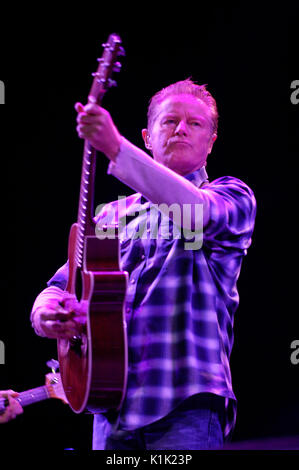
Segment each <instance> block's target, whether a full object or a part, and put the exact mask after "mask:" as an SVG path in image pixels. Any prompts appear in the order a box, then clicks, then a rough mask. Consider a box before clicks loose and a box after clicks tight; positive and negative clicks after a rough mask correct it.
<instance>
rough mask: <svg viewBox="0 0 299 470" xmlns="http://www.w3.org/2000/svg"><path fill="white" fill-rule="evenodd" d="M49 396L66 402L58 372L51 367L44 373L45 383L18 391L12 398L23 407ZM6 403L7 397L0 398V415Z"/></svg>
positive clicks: (46, 398)
mask: <svg viewBox="0 0 299 470" xmlns="http://www.w3.org/2000/svg"><path fill="white" fill-rule="evenodd" d="M52 362H54V361H52ZM55 362H56V361H55ZM49 398H58V399H59V400H62V401H63V402H64V403H67V399H66V396H65V393H64V390H63V386H62V383H61V377H60V374H59V373H58V372H54V371H53V369H52V372H51V373H49V374H47V375H46V380H45V385H42V386H41V387H36V388H32V389H30V390H25V391H24V392H20V393H19V395H18V396H17V397H15V398H14V400H17V401H18V402H19V403H20V404H21V405H22V407H24V406H28V405H31V404H32V403H36V402H39V401H42V400H48V399H49ZM7 405H8V399H7V398H0V415H1V414H3V413H4V411H5V408H6V407H7Z"/></svg>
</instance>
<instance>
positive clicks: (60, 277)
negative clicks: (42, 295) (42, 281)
mask: <svg viewBox="0 0 299 470" xmlns="http://www.w3.org/2000/svg"><path fill="white" fill-rule="evenodd" d="M68 276H69V262H68V261H67V262H66V263H65V264H64V265H63V266H61V268H59V269H58V270H57V271H56V273H55V274H54V276H52V277H51V279H49V281H48V282H47V286H48V287H50V286H56V287H59V289H62V290H65V288H66V285H67V281H68Z"/></svg>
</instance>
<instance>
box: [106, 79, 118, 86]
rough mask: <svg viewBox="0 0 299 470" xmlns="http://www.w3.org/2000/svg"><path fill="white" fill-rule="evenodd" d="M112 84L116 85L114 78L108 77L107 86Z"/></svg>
mask: <svg viewBox="0 0 299 470" xmlns="http://www.w3.org/2000/svg"><path fill="white" fill-rule="evenodd" d="M113 86H117V83H116V81H115V80H112V79H111V78H109V79H108V87H109V88H110V87H113Z"/></svg>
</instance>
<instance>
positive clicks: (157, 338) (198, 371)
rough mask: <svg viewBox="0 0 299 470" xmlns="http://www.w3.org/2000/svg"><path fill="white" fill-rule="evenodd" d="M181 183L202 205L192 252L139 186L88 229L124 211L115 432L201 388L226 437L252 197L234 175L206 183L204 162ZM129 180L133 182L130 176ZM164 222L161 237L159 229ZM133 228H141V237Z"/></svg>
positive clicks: (99, 420) (55, 281) (157, 415)
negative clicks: (119, 399) (123, 360)
mask: <svg viewBox="0 0 299 470" xmlns="http://www.w3.org/2000/svg"><path fill="white" fill-rule="evenodd" d="M142 158H143V157H141V159H142ZM146 164H149V165H152V163H151V162H149V161H148V162H146ZM153 165H154V166H155V162H154V163H153ZM120 166H121V163H120ZM117 171H121V170H117V169H116V167H115V165H114V164H113V165H112V166H111V165H110V169H109V172H110V173H112V174H113V173H117ZM158 171H160V170H159V169H158ZM163 171H164V170H163ZM137 172H138V170H137ZM129 173H130V172H129ZM116 176H117V177H119V179H122V180H123V181H124V182H125V181H126V177H123V178H121V177H120V175H118V174H116ZM137 176H138V175H137ZM164 176H165V175H164ZM164 176H163V177H164ZM129 178H131V175H130V176H129V177H128V179H129ZM180 178H181V179H183V178H182V177H180ZM141 179H142V178H141ZM184 180H185V181H186V184H189V183H190V182H191V184H192V187H193V188H196V191H198V194H200V195H201V201H202V200H204V202H205V204H206V205H207V204H208V210H209V217H208V219H207V220H206V221H205V224H204V230H203V241H202V243H201V244H200V247H199V248H198V249H188V250H186V241H190V240H189V238H188V240H186V237H185V236H184V233H182V231H181V232H180V236H178V232H177V231H176V232H175V233H176V236H174V223H173V222H172V221H171V220H170V219H169V217H168V216H167V215H166V214H164V213H163V212H161V211H159V210H157V209H156V207H155V205H154V204H153V203H152V202H149V201H148V200H146V199H145V198H144V197H143V196H142V195H141V193H136V194H133V195H131V196H129V197H127V198H125V199H124V200H123V201H122V204H121V206H120V205H119V201H114V202H112V203H109V204H107V205H106V206H105V207H104V209H103V210H101V212H100V214H99V215H98V216H97V217H96V221H97V223H98V226H100V224H101V221H104V222H105V221H106V219H107V215H109V214H110V220H109V222H110V223H112V224H113V223H117V222H118V221H119V218H122V220H123V218H124V216H125V217H126V221H127V225H126V227H125V228H126V230H124V231H123V233H120V238H121V268H122V269H123V270H126V271H128V273H129V284H128V288H127V293H126V320H127V333H128V358H129V366H128V381H127V392H126V396H125V400H124V402H123V406H122V409H121V412H120V415H119V420H118V426H119V429H123V430H133V429H136V428H139V427H142V426H145V425H147V424H149V423H152V422H154V421H156V420H159V419H161V418H162V417H164V416H165V415H166V414H168V413H169V412H170V411H171V410H173V409H174V408H175V407H176V406H177V405H178V404H179V403H181V402H182V400H184V399H186V398H187V397H189V396H191V395H193V394H196V393H201V392H210V393H213V394H216V395H219V396H222V397H225V404H226V410H227V413H226V417H227V419H226V425H225V430H224V435H225V436H227V435H228V434H229V433H230V432H231V430H232V429H233V427H234V423H235V417H236V398H235V395H234V392H233V388H232V380H231V373H230V365H229V358H230V354H231V350H232V346H233V322H234V314H235V311H236V309H237V306H238V302H239V296H238V291H237V287H236V283H237V279H238V277H239V273H240V268H241V263H242V260H243V257H244V255H246V252H247V248H248V247H249V246H250V244H251V236H252V232H253V228H254V221H255V211H256V203H255V198H254V195H253V192H252V191H251V189H250V188H249V187H248V186H247V185H246V184H244V183H243V182H242V181H240V180H239V179H236V178H233V177H222V178H219V179H217V180H215V181H213V182H211V183H209V182H208V179H207V174H206V171H205V168H204V167H203V168H201V169H200V170H197V171H196V172H194V173H192V174H191V175H188V176H187V177H186V178H184ZM187 181H188V183H187ZM155 184H156V186H157V185H158V184H159V181H158V182H156V183H154V185H155ZM179 184H180V181H179ZM130 185H131V187H133V188H134V183H131V182H130ZM199 188H200V189H199ZM135 189H136V188H135ZM142 193H143V194H144V192H143V191H142ZM186 200H188V198H186ZM136 211H137V212H138V214H137V215H136ZM111 214H112V215H111ZM111 217H112V218H111ZM149 223H150V226H149ZM165 224H167V231H169V236H168V237H165V236H160V235H161V230H162V228H163V227H164V226H165ZM140 227H143V228H144V229H145V230H144V231H143V232H142V236H140V233H141V232H140ZM153 232H155V234H156V236H154V237H153V236H151V235H152V234H153ZM134 234H135V235H136V234H137V236H135V237H134ZM138 234H139V235H138ZM164 235H165V232H164ZM66 277H67V265H66V266H64V267H63V268H61V269H60V270H58V272H57V273H56V274H55V276H54V277H53V278H52V279H51V280H50V281H49V282H48V286H50V285H56V286H58V287H60V288H62V289H64V288H65V283H66ZM95 423H96V424H95V428H94V429H95V432H96V433H97V434H98V435H99V434H100V433H101V432H102V431H101V430H100V427H101V426H103V427H105V426H106V424H107V423H105V417H103V416H101V415H96V416H95Z"/></svg>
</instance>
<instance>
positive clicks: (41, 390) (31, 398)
mask: <svg viewBox="0 0 299 470" xmlns="http://www.w3.org/2000/svg"><path fill="white" fill-rule="evenodd" d="M48 398H51V397H50V394H49V392H48V389H47V387H46V385H43V386H41V387H36V388H32V389H31V390H26V391H25V392H21V393H20V394H19V396H18V397H16V398H15V400H17V401H18V402H19V403H20V404H21V405H22V406H27V405H31V404H32V403H36V402H38V401H42V400H47V399H48Z"/></svg>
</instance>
